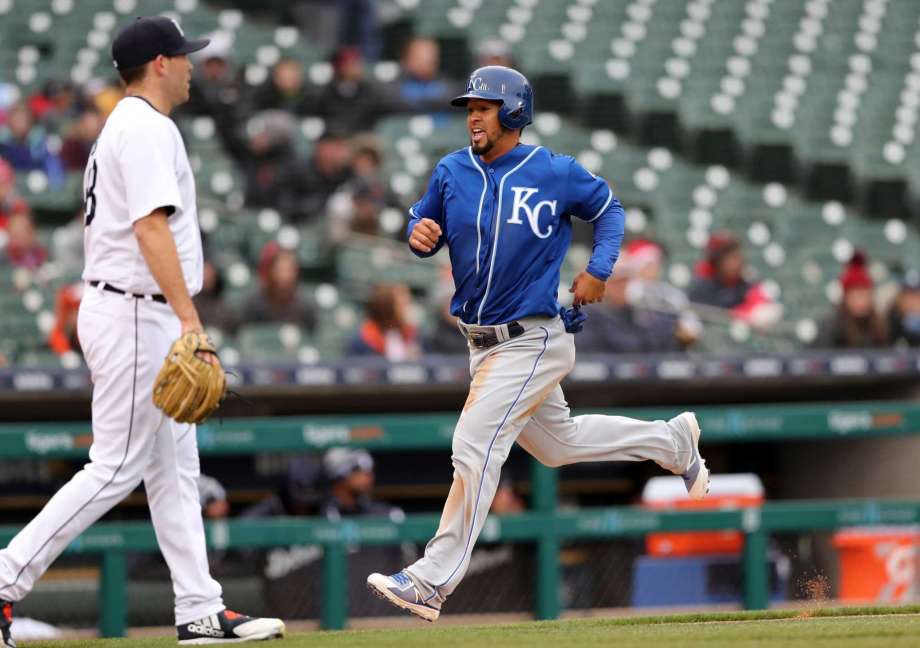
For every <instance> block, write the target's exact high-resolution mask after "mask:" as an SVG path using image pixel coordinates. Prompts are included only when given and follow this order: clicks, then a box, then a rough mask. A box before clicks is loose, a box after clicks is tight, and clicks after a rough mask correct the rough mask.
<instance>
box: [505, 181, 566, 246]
mask: <svg viewBox="0 0 920 648" xmlns="http://www.w3.org/2000/svg"><path fill="white" fill-rule="evenodd" d="M511 193H512V194H514V203H513V204H512V206H511V218H509V219H508V223H510V224H512V225H522V224H523V223H524V221H522V220H521V212H523V213H524V215H525V216H526V218H527V222H528V223H529V224H530V229H531V230H533V233H534V235H536V236H537V237H538V238H541V239H545V238H547V237H548V236H549V235H550V234H552V233H553V226H552V225H547V227H546V230H545V231H540V212H541V211H542V210H543V209H548V210H549V215H550V216H555V215H556V201H555V200H540V201H538V202H534V204H533V205H531V204H529V201H530V199H531V197H533V196H534V194H537V193H539V189H537V188H536V187H511Z"/></svg>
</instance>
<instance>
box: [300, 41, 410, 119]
mask: <svg viewBox="0 0 920 648" xmlns="http://www.w3.org/2000/svg"><path fill="white" fill-rule="evenodd" d="M332 69H333V71H334V74H333V77H332V81H331V82H330V83H329V84H328V85H326V86H325V88H323V90H322V91H321V92H320V94H319V96H318V97H317V99H316V106H315V110H316V112H317V114H318V115H320V116H321V117H323V119H325V121H326V127H327V128H328V129H331V130H333V131H338V132H344V133H359V132H362V131H370V130H373V129H374V125H375V124H376V123H377V121H378V120H379V119H380V118H381V117H383V116H384V115H386V114H388V113H392V112H396V111H399V110H405V109H406V107H405V106H404V105H403V103H402V102H401V100H400V98H399V96H398V95H397V94H396V93H395V92H393V90H392V89H391V88H390V87H388V86H385V85H382V84H379V83H377V82H375V81H373V80H371V79H368V78H367V76H366V74H365V67H364V59H363V57H362V56H361V51H360V50H359V49H358V48H356V47H345V48H341V49H339V50H338V51H337V52H336V53H335V56H333V58H332Z"/></svg>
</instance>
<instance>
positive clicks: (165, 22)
mask: <svg viewBox="0 0 920 648" xmlns="http://www.w3.org/2000/svg"><path fill="white" fill-rule="evenodd" d="M210 42H211V41H210V39H208V38H199V39H196V40H186V38H185V34H183V33H182V29H181V28H180V27H179V24H178V23H177V22H176V21H175V20H173V19H172V18H167V17H166V16H152V17H140V18H137V19H135V20H134V21H133V22H130V23H128V24H127V25H125V26H124V27H122V28H121V30H119V32H118V35H117V36H115V40H114V41H113V42H112V60H113V62H114V63H115V67H116V68H118V69H119V70H124V69H126V68H133V67H137V66H138V65H143V64H144V63H146V62H148V61H152V60H153V59H155V58H156V57H157V56H159V55H160V54H162V55H163V56H178V55H180V54H191V53H192V52H197V51H198V50H201V49H204V48H205V47H207V46H208V43H210Z"/></svg>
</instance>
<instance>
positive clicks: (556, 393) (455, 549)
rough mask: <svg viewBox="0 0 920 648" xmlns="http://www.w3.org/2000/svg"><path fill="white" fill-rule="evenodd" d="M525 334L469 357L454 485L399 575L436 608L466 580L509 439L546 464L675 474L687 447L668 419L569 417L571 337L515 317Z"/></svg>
mask: <svg viewBox="0 0 920 648" xmlns="http://www.w3.org/2000/svg"><path fill="white" fill-rule="evenodd" d="M521 323H522V324H523V325H524V327H525V329H526V331H525V332H524V333H523V334H522V335H521V336H519V337H517V338H514V339H512V340H508V341H507V342H503V343H501V344H498V345H496V346H494V347H492V348H490V349H474V350H472V351H471V356H470V370H471V374H472V383H471V385H470V393H469V396H468V398H467V401H466V404H465V405H464V408H463V413H462V414H461V415H460V420H459V421H458V422H457V427H456V428H455V430H454V438H453V447H452V450H453V454H452V457H451V460H452V462H453V465H454V479H453V483H452V485H451V488H450V493H449V494H448V496H447V501H446V502H445V504H444V510H443V512H442V514H441V523H440V525H439V527H438V531H437V533H436V534H435V536H434V538H432V539H431V540H430V541H429V542H428V545H427V546H426V547H425V555H424V556H423V557H422V558H421V559H419V560H418V561H417V562H415V563H414V564H413V565H411V566H409V567H407V568H406V570H405V571H406V572H407V573H408V574H409V576H410V578H411V579H412V581H413V582H414V583H415V585H416V587H417V588H418V590H419V593H420V594H421V595H422V596H423V597H424V598H425V600H426V602H427V603H428V604H429V605H433V606H435V607H440V606H441V604H442V603H443V602H444V601H445V600H446V599H447V597H448V596H450V594H451V592H453V591H454V589H455V588H456V587H457V585H458V584H459V583H460V581H461V580H462V579H463V575H464V574H465V573H466V569H467V566H468V565H469V560H470V554H471V553H472V549H473V545H474V544H475V543H476V538H477V537H478V536H479V532H480V531H481V530H482V525H483V524H484V522H485V519H486V516H487V515H488V512H489V508H490V507H491V505H492V499H493V498H494V497H495V491H496V490H497V488H498V481H499V478H500V475H501V468H502V465H503V464H504V463H505V460H506V459H507V458H508V453H509V452H510V451H511V446H512V445H513V444H514V442H515V441H517V442H518V443H519V444H520V445H521V447H522V448H524V449H525V450H526V451H527V452H529V453H530V454H531V455H533V456H534V457H536V458H537V459H538V460H539V461H540V462H541V463H543V464H545V465H547V466H553V467H555V466H564V465H566V464H571V463H577V462H580V461H644V460H651V461H654V462H656V463H657V464H659V465H660V466H662V467H663V468H665V469H666V470H669V471H671V472H674V473H680V472H683V471H684V470H685V469H686V468H687V465H688V463H689V462H690V457H691V447H692V446H691V444H692V441H691V440H690V439H689V438H687V433H686V432H684V431H683V429H682V428H681V427H680V426H679V425H677V424H671V423H670V422H669V421H638V420H636V419H631V418H626V417H623V416H602V415H587V416H576V417H574V418H573V417H572V416H571V414H570V413H569V406H568V404H567V403H566V402H565V398H564V396H563V394H562V388H561V387H560V386H559V382H560V381H561V380H562V379H563V378H564V377H565V376H566V375H567V374H568V373H569V372H570V371H571V370H572V367H573V366H574V364H575V342H574V337H575V336H574V335H572V334H570V333H566V331H565V327H564V325H563V323H562V320H561V319H559V318H558V317H557V318H555V319H549V318H527V319H524V320H521Z"/></svg>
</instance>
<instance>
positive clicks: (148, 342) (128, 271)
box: [0, 17, 284, 647]
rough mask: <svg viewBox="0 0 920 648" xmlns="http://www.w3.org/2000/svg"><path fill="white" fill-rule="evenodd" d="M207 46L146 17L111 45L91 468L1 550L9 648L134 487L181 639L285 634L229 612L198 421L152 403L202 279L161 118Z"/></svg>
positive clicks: (88, 231) (93, 279)
mask: <svg viewBox="0 0 920 648" xmlns="http://www.w3.org/2000/svg"><path fill="white" fill-rule="evenodd" d="M207 44H208V41H207V40H186V39H185V36H184V35H183V33H182V31H181V29H180V28H179V26H178V25H177V24H176V23H175V22H173V21H172V20H170V19H169V18H163V17H154V18H138V19H137V20H136V21H134V22H132V23H130V24H129V25H127V26H126V27H124V28H123V29H122V30H121V31H120V32H119V33H118V35H117V37H116V38H115V41H114V43H113V45H112V56H113V58H114V62H115V67H116V68H117V69H118V72H119V74H120V75H121V77H122V79H123V80H124V82H125V84H126V95H127V96H126V97H125V98H123V99H122V100H121V101H120V102H119V103H118V105H117V106H116V107H115V110H114V111H113V112H112V114H111V115H110V116H109V118H108V120H107V122H106V124H105V127H104V128H103V130H102V133H101V134H100V136H99V139H98V140H97V142H96V144H95V146H94V147H93V151H92V154H91V155H90V158H89V161H88V163H87V168H86V174H85V179H84V180H85V185H84V190H85V197H86V202H85V213H86V215H85V230H84V232H85V233H84V245H85V250H86V267H85V270H84V272H83V279H84V280H85V281H86V289H85V292H84V296H83V301H82V304H81V305H80V313H79V319H78V324H77V328H78V334H79V337H80V345H81V347H82V348H83V353H84V355H85V357H86V363H87V365H88V366H89V370H90V372H91V375H92V380H93V401H92V419H93V445H92V447H91V448H90V453H89V455H90V462H89V463H88V464H86V466H84V468H83V469H82V470H81V471H80V472H78V473H77V474H76V475H74V477H73V479H71V480H70V482H68V483H67V484H66V485H65V486H64V487H63V488H61V490H59V491H58V492H57V494H55V495H54V497H52V498H51V500H50V501H49V502H48V503H47V505H46V506H45V508H44V509H42V511H41V512H40V513H39V514H38V516H36V517H35V519H33V520H32V521H31V522H30V523H29V524H28V525H27V526H26V527H25V528H24V529H23V530H22V531H21V532H20V533H19V534H18V535H17V536H16V537H15V538H14V539H13V540H12V541H11V542H10V544H9V546H8V547H7V548H6V549H4V550H3V551H0V605H2V612H3V614H2V617H0V629H2V638H3V645H4V646H6V647H13V646H15V644H14V642H13V639H12V636H11V632H10V626H11V624H12V606H13V603H14V602H15V601H19V600H21V599H22V598H23V597H24V596H26V595H27V594H28V593H29V591H30V590H31V589H32V586H33V585H34V584H35V582H36V581H37V580H38V579H39V577H40V576H41V575H42V574H43V573H44V572H45V570H46V569H47V568H48V567H49V565H50V564H51V563H52V562H53V561H54V560H55V558H57V556H58V555H59V554H60V553H61V552H62V551H63V550H64V548H65V547H67V545H69V544H70V543H71V541H73V540H74V539H75V538H76V537H77V536H78V535H79V534H80V533H82V532H83V531H84V530H85V529H86V528H87V527H89V526H90V525H91V524H93V522H95V521H96V520H98V519H99V518H100V517H101V516H102V515H104V514H105V513H106V512H107V511H109V509H111V508H112V507H113V506H115V505H116V504H118V502H120V501H121V500H122V499H124V497H125V496H127V495H128V494H129V493H131V492H132V491H133V490H134V489H135V488H136V487H137V486H138V484H140V483H141V482H142V481H143V482H144V486H145V488H146V491H147V498H148V500H149V503H150V514H151V518H152V520H153V526H154V529H155V531H156V537H157V542H158V543H159V546H160V550H161V551H162V553H163V556H164V558H165V559H166V562H167V564H168V565H169V570H170V573H171V575H172V582H173V589H174V591H175V596H176V609H175V613H176V629H177V632H178V641H179V643H180V644H205V643H208V644H210V643H237V642H241V641H252V640H256V639H269V638H273V637H281V636H282V635H283V633H284V624H283V623H282V622H281V621H280V620H279V619H257V618H251V617H248V616H244V615H242V614H237V613H235V612H231V611H230V610H227V609H226V608H225V607H224V603H223V600H222V593H221V587H220V585H219V584H218V583H217V582H216V581H215V580H214V579H213V578H211V575H210V572H209V568H208V560H207V554H206V548H205V534H204V526H203V523H202V519H201V508H200V506H199V502H198V489H197V479H198V475H199V465H198V448H197V442H196V436H195V430H196V429H195V425H194V424H180V423H178V422H177V421H176V420H174V419H172V418H169V417H167V416H166V415H165V414H164V412H163V411H161V410H160V409H158V408H157V407H156V406H155V405H154V402H153V391H154V385H155V382H157V384H158V385H159V380H158V378H157V374H158V371H159V370H160V365H161V364H163V362H164V358H166V356H167V352H168V351H170V346H171V344H172V342H173V340H175V339H176V338H177V337H179V336H180V334H182V335H183V338H181V339H187V335H186V334H189V333H192V334H194V333H196V332H200V331H201V329H202V327H201V322H200V321H199V319H198V313H197V312H196V310H195V307H194V306H193V304H192V300H191V297H190V295H194V294H195V293H197V292H198V291H199V290H200V288H201V283H202V249H201V236H200V233H199V229H198V215H197V211H196V206H195V183H194V178H193V177H192V170H191V167H190V166H189V161H188V157H187V155H186V151H185V144H184V143H183V141H182V137H181V135H180V134H179V130H178V129H177V128H176V125H175V124H174V123H173V121H172V120H171V119H170V118H169V116H168V115H169V113H170V111H171V110H172V109H173V108H175V107H176V106H178V105H180V104H182V103H184V102H185V101H187V100H188V92H189V79H190V75H191V71H192V65H191V63H190V62H189V60H188V57H187V56H186V55H187V54H188V53H190V52H194V51H197V50H200V49H202V48H203V47H205V46H206V45H207ZM202 337H203V335H202ZM197 348H199V349H200V348H201V347H197ZM198 353H199V355H200V360H203V362H202V363H200V364H201V365H202V366H203V367H207V366H208V365H206V364H204V363H210V364H211V366H216V367H217V368H218V369H219V361H218V360H217V357H216V355H214V354H209V353H202V351H201V350H199V351H198ZM170 356H171V357H173V354H172V353H170ZM169 362H171V360H167V364H169ZM219 373H222V372H219ZM220 391H221V393H222V391H223V383H221V385H220ZM164 409H165V408H164ZM167 411H168V410H167ZM179 418H182V417H179Z"/></svg>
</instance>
